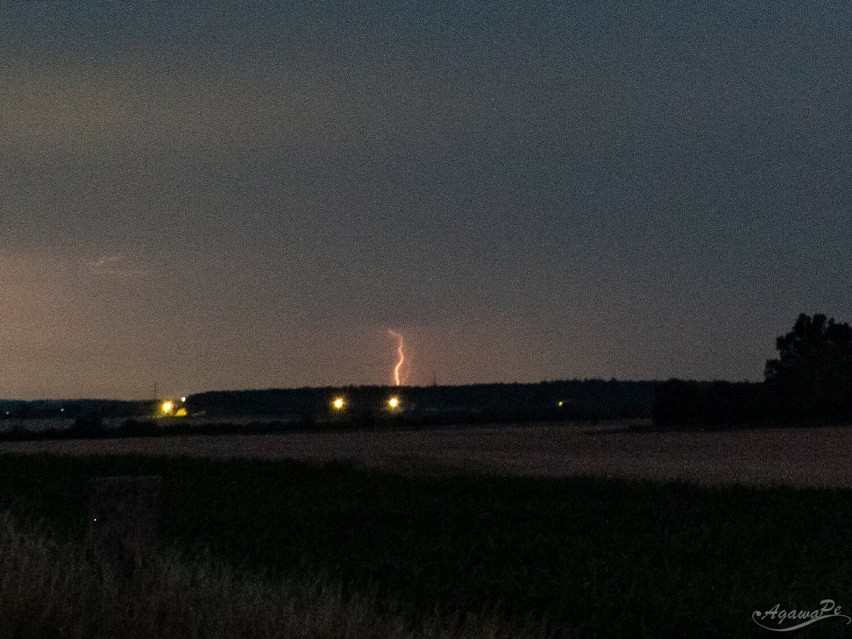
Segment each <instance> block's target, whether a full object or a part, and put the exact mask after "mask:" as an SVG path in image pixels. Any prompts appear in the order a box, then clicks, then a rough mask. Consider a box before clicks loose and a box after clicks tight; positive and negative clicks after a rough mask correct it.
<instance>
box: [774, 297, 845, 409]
mask: <svg viewBox="0 0 852 639" xmlns="http://www.w3.org/2000/svg"><path fill="white" fill-rule="evenodd" d="M776 348H777V350H778V359H771V360H768V361H767V362H766V370H765V378H766V382H767V385H768V386H769V387H770V388H771V389H772V391H773V397H774V401H775V403H776V405H777V406H778V408H780V409H781V411H782V416H784V417H793V418H796V419H816V420H825V419H827V420H842V419H852V328H850V326H849V324H846V323H838V322H835V321H834V319H833V318H832V319H827V318H826V316H825V315H822V314H816V315H814V316H813V317H810V316H808V315H805V314H804V313H802V314H801V315H799V318H798V319H797V320H796V323H795V325H794V326H793V330H792V331H791V332H789V333H787V334H786V335H782V336H780V337H779V338H778V339H777V340H776Z"/></svg>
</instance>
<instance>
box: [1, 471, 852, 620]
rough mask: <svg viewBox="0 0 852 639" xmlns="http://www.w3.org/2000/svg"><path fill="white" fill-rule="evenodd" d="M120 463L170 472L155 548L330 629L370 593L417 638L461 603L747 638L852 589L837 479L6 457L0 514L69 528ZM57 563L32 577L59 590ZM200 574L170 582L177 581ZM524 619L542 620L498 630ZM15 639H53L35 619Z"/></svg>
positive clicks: (851, 538) (845, 514) (525, 614)
mask: <svg viewBox="0 0 852 639" xmlns="http://www.w3.org/2000/svg"><path fill="white" fill-rule="evenodd" d="M123 474H158V475H161V476H162V477H163V482H164V484H163V490H164V504H163V542H164V545H165V548H166V549H168V551H169V552H172V553H174V552H176V553H178V555H179V556H180V557H181V558H182V561H183V562H185V563H186V562H188V564H187V565H189V566H190V567H191V566H193V565H195V566H199V565H200V566H201V568H194V569H193V568H190V569H188V570H190V572H192V570H195V571H199V572H200V574H206V575H209V574H218V573H216V572H215V571H213V573H211V571H210V570H209V569H207V568H204V567H203V566H204V565H206V563H205V562H207V563H209V561H210V560H211V558H212V559H213V560H215V561H216V562H222V564H223V565H224V566H225V569H226V571H233V574H235V575H238V576H240V577H239V579H237V581H236V582H234V583H245V582H246V581H247V580H248V581H251V580H252V579H256V578H259V579H262V580H263V581H264V582H265V583H279V582H281V581H282V580H283V581H284V582H285V583H296V584H298V583H314V584H316V583H318V584H326V586H323V587H322V588H321V591H322V592H324V593H329V592H332V593H333V592H337V590H336V588H338V587H339V588H340V593H342V596H343V599H340V598H339V597H338V596H337V595H335V597H338V598H337V599H334V598H332V599H333V601H332V603H333V602H335V601H336V602H338V603H334V604H333V606H331V607H332V609H333V610H334V611H337V612H334V618H335V619H337V620H338V621H337V622H336V623H337V624H338V625H337V626H335V627H338V628H339V623H340V619H345V618H346V614H347V613H346V612H345V611H346V609H347V606H349V605H350V604H348V603H346V602H347V601H370V602H374V603H375V604H376V605H375V610H377V611H378V612H376V614H377V615H379V616H381V615H393V616H394V618H396V619H403V620H405V623H406V624H409V627H412V628H414V629H415V631H413V634H412V635H410V636H456V635H453V634H431V635H430V634H429V633H428V632H426V631H425V630H424V627H425V626H424V624H427V625H428V626H429V627H432V626H434V624H435V622H434V621H432V622H430V621H424V620H428V619H433V620H434V619H436V618H437V619H439V620H441V619H443V620H444V621H443V622H441V623H446V619H463V618H465V617H466V616H467V615H474V617H473V618H474V619H499V620H502V621H500V622H499V624H498V630H500V629H502V632H496V631H495V632H494V633H489V632H488V631H483V632H482V633H480V634H479V635H477V634H475V633H474V634H468V635H459V636H492V637H496V636H518V637H521V636H545V637H546V636H553V637H632V636H636V637H658V636H694V637H731V636H752V635H754V636H757V635H758V634H760V633H761V632H765V631H763V630H761V629H760V628H758V627H757V626H756V625H755V624H753V622H752V619H751V615H752V613H753V611H755V610H767V609H769V608H771V607H772V606H773V605H775V604H777V603H780V604H781V605H782V606H788V607H794V606H795V607H797V608H804V607H813V606H816V605H817V604H818V602H820V601H821V600H823V599H826V598H832V599H835V600H837V601H838V602H839V603H846V602H848V601H849V600H850V598H852V591H850V589H849V586H848V575H849V574H850V572H852V551H850V548H852V492H850V491H846V490H835V489H794V488H789V487H771V488H767V487H745V486H716V487H707V486H697V485H694V484H680V483H656V482H648V481H642V480H622V479H592V478H548V477H537V478H535V477H495V476H482V475H455V476H442V475H412V474H399V473H394V472H390V471H384V470H375V469H369V470H368V469H361V468H356V467H354V466H352V465H350V464H345V463H340V462H331V463H330V464H325V465H318V464H307V463H304V462H297V461H291V460H277V461H265V460H207V459H191V458H169V457H122V456H107V457H59V456H44V455H2V456H0V510H3V511H6V512H9V513H11V514H12V516H14V517H15V518H16V519H17V520H18V521H21V522H23V524H24V525H27V526H38V527H39V529H40V530H43V531H46V532H45V534H49V535H53V536H56V537H59V538H61V539H66V540H67V539H71V540H73V539H80V538H81V537H82V535H83V533H84V530H85V492H86V489H85V486H86V481H87V479H88V478H90V477H93V476H99V475H123ZM14 538H16V539H17V538H18V537H14ZM38 557H41V562H42V563H43V562H44V561H45V559H44V553H43V552H41V554H39V555H38ZM7 561H8V556H7ZM31 564H32V562H29V563H27V562H25V566H30V565H31ZM26 570H27V571H29V570H30V568H27V569H26ZM75 570H77V571H80V570H82V571H83V573H85V570H84V569H81V568H79V567H78V568H75ZM9 574H12V573H9ZM22 574H24V575H27V574H29V573H28V572H26V571H24V572H23V573H22ZM62 574H64V573H63V572H62V571H61V570H60V571H59V572H58V574H54V575H53V576H51V575H50V574H47V576H45V577H44V578H43V582H44V583H46V584H48V585H49V586H50V588H55V587H56V583H59V582H62V579H64V578H63V577H62ZM169 574H173V571H172V572H169V571H166V576H168V575H169ZM180 574H183V572H181V573H180ZM187 574H189V573H187ZM252 575H254V576H255V577H252ZM5 579H6V581H9V579H11V577H6V578H5ZM170 579H171V578H170ZM180 579H184V578H183V577H181V578H180ZM193 579H194V578H192V577H186V580H188V581H186V584H187V585H186V586H183V587H179V586H174V587H175V588H183V592H186V588H187V587H192V586H191V584H192V583H194V582H193ZM209 582H210V578H209V577H208V578H205V580H204V583H209ZM4 583H6V582H4ZM335 584H336V585H335ZM4 588H5V589H3V590H0V598H2V597H4V596H8V597H11V599H10V600H9V601H0V604H2V606H3V608H2V609H0V621H2V620H3V618H4V614H7V613H3V612H2V610H11V609H12V608H11V606H18V607H20V606H22V605H24V604H25V603H26V601H34V600H41V599H39V595H38V593H33V595H32V597H30V598H24V599H23V600H22V598H21V595H20V593H21V592H22V590H21V589H22V588H23V589H24V590H27V589H32V584H31V579H30V578H28V577H25V578H24V579H22V584H17V585H16V583H11V584H6V586H4ZM204 588H206V590H204V591H203V592H201V593H200V594H197V597H196V598H195V599H192V600H190V601H184V602H183V603H181V606H183V609H192V610H193V611H194V614H196V615H198V616H199V617H200V618H204V617H210V616H211V615H212V616H215V615H213V612H214V610H207V608H208V607H209V608H217V606H219V605H220V604H221V597H222V596H224V595H223V594H222V592H221V591H220V590H216V589H215V588H213V589H212V590H211V588H212V586H211V587H208V586H205V587H204ZM242 588H243V587H242V586H239V585H235V586H233V588H232V590H234V591H235V592H234V596H238V595H239V596H240V597H241V598H242V599H248V600H253V599H252V597H251V596H249V595H245V596H243V595H244V593H243V590H242ZM289 589H290V591H292V590H293V587H292V586H291V587H289ZM296 590H297V591H298V590H299V589H298V588H296ZM284 591H287V588H285V589H284ZM87 592H89V591H87ZM96 592H97V588H95V594H96ZM204 592H208V594H209V595H210V596H211V597H213V599H205V597H206V596H207V595H204ZM264 592H266V590H264ZM272 592H273V594H274V590H273V591H272ZM3 593H6V595H4V594H3ZM9 593H11V594H9ZM16 593H17V594H16ZM217 593H218V594H217ZM241 593H243V594H241ZM127 596H130V595H127ZM148 596H149V597H152V598H156V597H157V595H156V589H155V590H153V591H150V592H149V595H148ZM217 597H218V599H217ZM270 597H271V598H273V599H274V596H273V595H270V594H268V593H267V594H265V595H263V598H264V600H268V599H270ZM47 598H48V599H49V598H50V597H49V596H47ZM352 598H355V599H352ZM326 599H327V595H323V601H325V600H326ZM303 600H304V598H303ZM157 601H160V599H157ZM192 601H195V603H192ZM215 601H219V602H220V604H216V603H213V602H215ZM166 603H168V602H162V601H160V603H159V604H158V605H165V604H166ZM324 605H325V604H324ZM359 605H360V604H359ZM199 607H200V608H199ZM30 608H32V605H30ZM360 609H361V610H362V613H363V607H362V608H360ZM205 610H207V611H206V612H205ZM304 614H306V615H307V616H310V614H311V613H310V611H307V612H305V613H304ZM317 614H319V613H317ZM323 614H324V613H323ZM220 616H221V615H220ZM361 617H363V614H361ZM40 618H42V617H39V616H38V615H31V616H26V617H25V619H33V620H37V619H40ZM113 621H115V620H113ZM329 623H331V622H329ZM821 623H822V627H817V628H816V629H815V631H819V632H820V634H819V635H813V634H808V633H807V632H806V633H802V636H833V635H832V634H831V633H833V632H837V631H839V632H844V631H848V629H847V628H846V626H845V625H843V622H842V621H839V620H837V619H833V620H828V621H824V622H821ZM531 624H532V625H535V624H547V630H546V632H544V633H537V634H524V633H515V632H513V631H511V630H506V629H507V628H509V629H511V628H516V627H518V628H520V627H529V626H530V625H531ZM439 625H440V624H439ZM376 627H385V625H382V624H377V625H376ZM492 627H493V626H492ZM418 629H419V630H418ZM396 634H397V636H403V635H404V633H403V634H399V633H396ZM13 636H47V635H45V634H44V633H43V628H42V629H41V632H39V631H38V629H36V631H33V632H31V634H29V635H27V634H26V633H24V634H19V635H13ZM81 636H93V635H89V634H86V633H83V634H82V635H81ZM152 636H156V634H154V635H152ZM177 636H181V635H177ZM306 636H307V635H306ZM309 636H329V637H332V636H351V637H362V636H381V635H380V634H369V633H359V632H356V631H352V632H347V633H345V634H335V631H329V632H328V633H327V634H323V633H318V634H311V635H309ZM387 636H390V635H387ZM405 636H409V635H405Z"/></svg>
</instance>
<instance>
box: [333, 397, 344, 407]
mask: <svg viewBox="0 0 852 639" xmlns="http://www.w3.org/2000/svg"><path fill="white" fill-rule="evenodd" d="M331 407H332V408H333V409H334V410H343V409H344V408H345V407H346V400H345V399H343V398H342V397H335V398H334V401H333V402H331Z"/></svg>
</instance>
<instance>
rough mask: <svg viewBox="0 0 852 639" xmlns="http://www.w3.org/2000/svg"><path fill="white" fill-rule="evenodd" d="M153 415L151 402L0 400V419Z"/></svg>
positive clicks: (107, 417)
mask: <svg viewBox="0 0 852 639" xmlns="http://www.w3.org/2000/svg"><path fill="white" fill-rule="evenodd" d="M155 411H156V402H154V401H123V400H112V399H79V400H36V401H22V400H0V420H2V419H53V418H67V419H78V418H83V419H88V418H92V417H97V418H103V419H112V418H121V417H145V416H150V415H153V414H154V413H155Z"/></svg>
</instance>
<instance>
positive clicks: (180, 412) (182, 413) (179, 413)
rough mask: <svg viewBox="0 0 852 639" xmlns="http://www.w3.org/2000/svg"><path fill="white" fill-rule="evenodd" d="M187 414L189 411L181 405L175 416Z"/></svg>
mask: <svg viewBox="0 0 852 639" xmlns="http://www.w3.org/2000/svg"><path fill="white" fill-rule="evenodd" d="M187 414H188V413H187V412H186V409H185V408H184V407H183V406H181V407H180V408H178V409H177V410H176V411H175V417H186V416H187Z"/></svg>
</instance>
